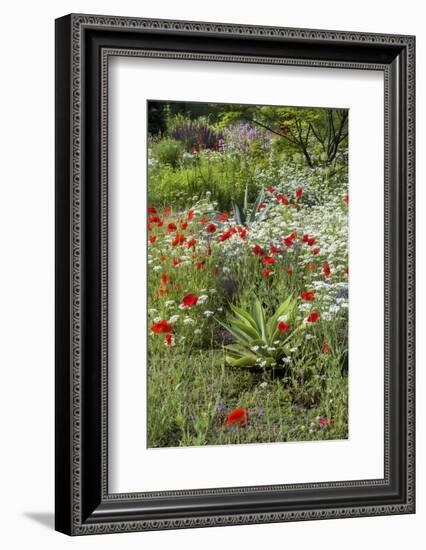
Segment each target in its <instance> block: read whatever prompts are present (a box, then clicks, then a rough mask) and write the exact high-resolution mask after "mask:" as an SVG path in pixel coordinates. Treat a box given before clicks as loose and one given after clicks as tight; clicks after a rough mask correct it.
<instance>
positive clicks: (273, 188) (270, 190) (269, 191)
mask: <svg viewBox="0 0 426 550" xmlns="http://www.w3.org/2000/svg"><path fill="white" fill-rule="evenodd" d="M267 191H268V193H273V192H274V191H275V187H272V186H271V187H268V189H267Z"/></svg>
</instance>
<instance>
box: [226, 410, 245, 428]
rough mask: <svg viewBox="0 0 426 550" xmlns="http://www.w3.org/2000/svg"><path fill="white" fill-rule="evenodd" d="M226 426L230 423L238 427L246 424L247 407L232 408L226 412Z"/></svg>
mask: <svg viewBox="0 0 426 550" xmlns="http://www.w3.org/2000/svg"><path fill="white" fill-rule="evenodd" d="M226 424H227V426H232V424H238V425H239V427H240V428H244V427H245V426H247V424H248V414H247V409H242V408H240V409H234V410H233V411H231V412H230V413H228V415H227V417H226Z"/></svg>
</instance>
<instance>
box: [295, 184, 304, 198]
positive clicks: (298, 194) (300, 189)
mask: <svg viewBox="0 0 426 550" xmlns="http://www.w3.org/2000/svg"><path fill="white" fill-rule="evenodd" d="M302 194H303V189H302V188H301V187H298V188H297V189H296V197H297V198H298V199H300V197H301V196H302Z"/></svg>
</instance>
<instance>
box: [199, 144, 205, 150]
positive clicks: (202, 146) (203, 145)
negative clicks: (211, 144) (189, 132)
mask: <svg viewBox="0 0 426 550" xmlns="http://www.w3.org/2000/svg"><path fill="white" fill-rule="evenodd" d="M198 147H199V148H200V149H205V147H206V144H205V143H199V144H198Z"/></svg>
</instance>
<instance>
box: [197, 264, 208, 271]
mask: <svg viewBox="0 0 426 550" xmlns="http://www.w3.org/2000/svg"><path fill="white" fill-rule="evenodd" d="M205 265H206V262H198V264H197V269H198V270H199V271H201V270H202V269H204V266H205Z"/></svg>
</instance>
